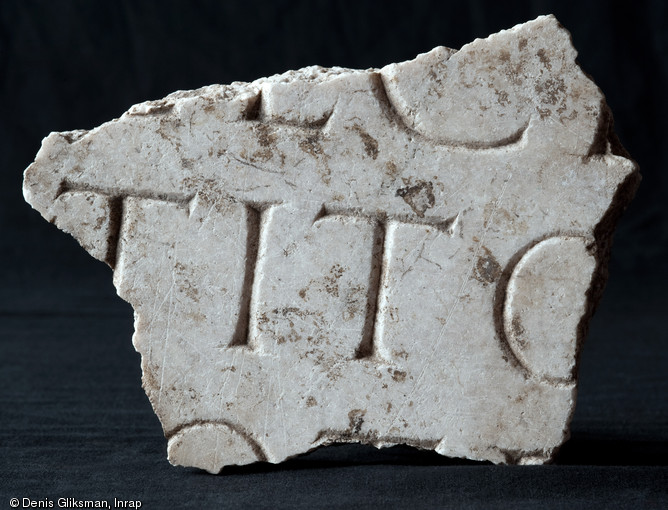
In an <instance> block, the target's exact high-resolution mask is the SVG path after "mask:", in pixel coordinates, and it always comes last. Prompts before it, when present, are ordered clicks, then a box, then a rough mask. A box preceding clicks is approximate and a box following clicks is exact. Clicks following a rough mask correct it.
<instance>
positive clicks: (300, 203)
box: [24, 16, 638, 472]
mask: <svg viewBox="0 0 668 510" xmlns="http://www.w3.org/2000/svg"><path fill="white" fill-rule="evenodd" d="M637 182H638V171H637V167H636V165H635V163H634V162H633V161H631V160H629V159H627V158H626V156H625V152H624V151H623V150H622V149H621V148H620V147H619V144H618V141H617V139H616V137H615V136H614V133H613V132H612V117H611V115H610V112H609V111H608V109H607V106H606V105H605V102H604V99H603V96H602V94H601V93H600V91H599V90H598V88H597V87H596V85H595V84H594V83H593V82H592V81H591V80H590V79H589V78H588V77H587V76H586V75H585V74H584V73H583V72H582V71H581V70H580V68H579V67H578V66H577V64H576V63H575V50H574V49H573V48H572V46H571V42H570V37H569V35H568V33H567V32H566V31H565V30H564V29H563V27H561V26H560V25H559V24H558V22H557V21H556V20H555V19H554V18H553V17H549V16H548V17H540V18H538V19H537V20H535V21H533V22H529V23H527V24H524V25H519V26H517V27H515V28H513V29H511V30H508V31H504V32H501V33H499V34H496V35H494V36H492V37H490V38H488V39H478V40H476V41H474V42H473V43H471V44H468V45H466V46H465V47H463V48H462V49H461V50H459V51H455V50H450V49H447V48H435V49H434V50H432V51H431V52H429V53H425V54H423V55H419V56H418V57H416V58H415V59H414V60H412V61H408V62H402V63H398V64H391V65H388V66H386V67H384V68H382V69H370V70H366V71H357V70H350V69H341V68H332V69H324V68H320V67H316V66H314V67H309V68H305V69H301V70H298V71H290V72H287V73H285V74H283V75H280V76H274V77H270V78H263V79H259V80H257V81H255V82H253V83H238V82H235V83H233V84H231V85H213V86H209V87H204V88H202V89H198V90H195V91H179V92H175V93H174V94H172V95H170V96H168V97H166V98H165V99H163V100H160V101H149V102H146V103H143V104H140V105H135V106H133V107H132V108H131V109H130V110H129V111H128V112H126V113H125V114H124V115H122V116H121V117H120V118H119V119H116V120H114V121H111V122H108V123H106V124H104V125H102V126H100V127H98V128H96V129H94V130H92V131H89V132H85V131H73V132H68V133H52V134H51V135H49V136H48V137H47V138H46V139H45V140H44V142H43V145H42V148H41V150H40V152H39V153H38V155H37V158H36V160H35V162H34V163H33V164H32V165H31V166H30V167H29V168H28V169H27V170H26V173H25V180H24V195H25V197H26V200H28V202H30V204H31V205H32V206H33V207H34V208H35V209H37V210H38V211H39V212H40V213H41V214H42V215H43V216H44V217H45V218H46V219H47V220H49V221H51V222H52V223H55V224H56V225H57V226H58V227H59V228H61V229H63V230H65V231H66V232H68V233H71V234H72V235H73V236H74V237H75V238H76V239H77V240H79V242H80V243H81V244H82V246H83V247H84V248H85V249H86V250H88V251H89V252H90V253H91V254H92V255H93V256H94V257H96V258H98V259H100V260H103V261H105V262H106V263H107V264H109V265H110V266H111V267H112V269H113V271H114V284H115V286H116V288H117V290H118V293H119V295H120V296H121V297H122V298H123V299H125V300H127V301H128V302H129V303H131V304H132V306H133V308H134V310H135V334H134V337H133V344H134V346H135V348H136V349H137V351H138V352H140V353H141V356H142V361H141V363H142V374H143V375H142V379H143V386H144V388H145V390H146V393H147V395H148V397H149V400H150V402H151V404H152V405H153V408H154V409H155V412H156V413H157V415H158V417H159V418H160V421H161V424H162V426H163V429H164V431H165V436H166V437H167V438H168V454H169V459H170V461H171V462H172V463H174V464H180V465H186V466H196V467H200V468H203V469H206V470H208V471H210V472H218V471H220V470H221V469H222V468H223V467H224V466H226V465H230V464H246V463H250V462H255V461H267V462H280V461H282V460H284V459H287V458H289V457H292V456H294V455H297V454H300V453H303V452H307V451H310V450H312V449H313V448H315V447H317V446H320V445H325V444H329V443H333V442H350V441H356V442H363V443H367V444H372V445H376V446H378V447H383V446H388V445H393V444H399V443H403V444H409V445H413V446H417V447H420V448H428V449H433V450H436V451H437V452H439V453H441V454H443V455H450V456H458V457H467V458H472V459H480V460H489V461H492V462H497V463H523V464H527V463H542V462H545V461H548V460H549V459H551V457H552V456H553V454H554V452H555V451H556V449H557V448H558V447H559V445H561V444H562V443H563V441H564V440H565V439H566V437H567V435H568V423H569V421H570V417H571V416H572V413H573V408H574V405H575V400H574V398H575V383H576V375H577V374H576V359H577V350H578V348H579V346H580V345H581V344H582V340H583V338H582V336H583V334H584V331H585V330H586V324H587V321H588V319H589V317H590V315H591V313H592V311H593V308H594V306H595V304H596V300H597V299H598V297H599V293H600V289H602V288H603V285H602V283H603V279H604V275H605V270H604V267H605V261H606V259H607V256H608V250H609V246H610V242H609V241H610V236H611V235H612V229H613V226H614V223H615V220H616V217H617V216H618V214H619V213H620V212H621V210H622V209H623V208H624V207H625V205H626V204H627V203H628V201H629V200H630V199H631V197H632V195H633V192H634V190H635V186H636V185H637Z"/></svg>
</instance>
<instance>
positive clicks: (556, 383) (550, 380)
mask: <svg viewBox="0 0 668 510" xmlns="http://www.w3.org/2000/svg"><path fill="white" fill-rule="evenodd" d="M553 237H588V236H586V235H585V234H583V233H581V232H565V231H558V232H552V233H550V234H546V235H543V236H540V237H539V238H537V239H534V240H532V241H531V242H529V243H527V244H525V245H524V246H523V247H522V248H520V249H519V250H518V251H517V252H515V254H514V255H513V256H512V257H511V258H510V260H509V261H508V263H507V264H506V267H505V268H504V269H503V271H502V273H501V276H500V277H499V281H498V283H497V286H496V292H495V293H494V308H493V317H494V329H495V331H496V335H497V338H498V339H499V346H500V347H501V351H502V352H503V356H504V360H505V361H507V362H508V363H510V364H511V365H512V366H513V367H515V368H516V369H517V370H519V371H520V372H521V373H522V374H523V375H524V377H525V378H526V379H537V380H539V381H541V382H543V383H545V384H549V385H550V386H553V387H555V388H560V387H564V388H570V387H572V386H573V385H574V384H575V381H574V380H573V379H563V378H554V377H547V376H539V375H537V374H535V373H534V372H533V370H531V367H529V366H528V365H527V363H525V361H524V359H523V358H522V357H521V356H520V355H518V353H517V352H516V351H515V349H514V348H513V346H512V344H511V342H510V340H509V339H508V335H507V334H506V328H505V325H504V313H505V308H506V301H507V294H508V284H509V282H510V278H511V276H512V275H513V272H514V271H515V268H516V267H517V264H518V263H519V262H520V260H522V258H523V257H524V256H525V255H526V254H527V252H529V250H531V249H532V248H533V247H535V246H537V245H538V244H540V243H542V242H543V241H545V240H547V239H551V238H553Z"/></svg>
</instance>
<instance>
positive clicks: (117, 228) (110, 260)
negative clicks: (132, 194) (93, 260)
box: [104, 197, 124, 269]
mask: <svg viewBox="0 0 668 510" xmlns="http://www.w3.org/2000/svg"><path fill="white" fill-rule="evenodd" d="M123 201H124V198H123V197H110V198H109V235H108V236H107V253H106V255H105V257H104V261H105V262H106V263H107V264H108V265H109V267H111V269H115V268H116V262H117V261H118V257H119V255H120V249H119V242H120V237H121V226H122V224H123V212H124V211H123V206H124V204H123Z"/></svg>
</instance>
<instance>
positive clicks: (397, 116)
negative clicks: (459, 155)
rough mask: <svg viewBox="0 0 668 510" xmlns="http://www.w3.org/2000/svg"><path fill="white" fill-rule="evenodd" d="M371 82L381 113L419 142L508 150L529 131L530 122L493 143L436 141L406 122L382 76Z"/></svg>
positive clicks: (467, 147) (455, 146)
mask: <svg viewBox="0 0 668 510" xmlns="http://www.w3.org/2000/svg"><path fill="white" fill-rule="evenodd" d="M371 81H372V83H373V93H374V96H375V97H376V100H377V101H378V105H379V106H380V109H381V111H382V112H383V113H384V114H385V117H386V118H387V119H388V120H389V121H390V123H391V124H394V125H396V126H397V127H399V128H400V129H402V130H403V131H405V132H406V133H408V134H409V135H410V136H411V137H412V138H413V139H415V140H418V141H429V142H431V143H434V144H436V145H440V146H443V147H449V148H452V149H470V150H487V149H503V148H508V147H511V146H513V145H517V144H520V142H521V141H522V139H523V138H524V134H525V133H526V132H527V130H528V129H529V124H530V120H531V119H529V120H527V121H526V123H525V124H524V125H523V126H522V127H520V128H519V129H518V130H517V131H515V132H514V133H511V134H510V135H508V136H506V137H504V138H501V139H498V140H492V141H491V142H461V141H457V140H447V139H435V138H430V137H428V136H426V135H424V134H422V133H420V132H419V131H417V130H415V129H414V128H412V127H411V126H410V125H409V124H408V122H406V119H405V117H404V116H403V115H402V114H401V113H399V111H398V110H397V108H396V107H395V106H394V103H393V102H392V100H391V99H390V97H389V95H388V94H387V87H386V85H385V81H384V79H383V76H382V74H380V73H372V74H371Z"/></svg>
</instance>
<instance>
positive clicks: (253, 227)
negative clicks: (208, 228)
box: [229, 204, 266, 347]
mask: <svg viewBox="0 0 668 510" xmlns="http://www.w3.org/2000/svg"><path fill="white" fill-rule="evenodd" d="M265 210H266V208H263V207H261V206H253V205H250V204H246V267H245V270H244V281H243V284H242V287H241V303H240V306H239V318H238V319H237V325H236V327H235V328H234V334H233V335H232V340H231V341H230V343H229V347H239V346H248V345H249V343H250V338H249V336H250V334H249V333H250V328H251V325H250V321H251V299H252V297H253V284H254V283H255V273H256V271H257V259H258V252H259V249H260V230H261V229H262V216H263V214H264V211H265Z"/></svg>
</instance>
